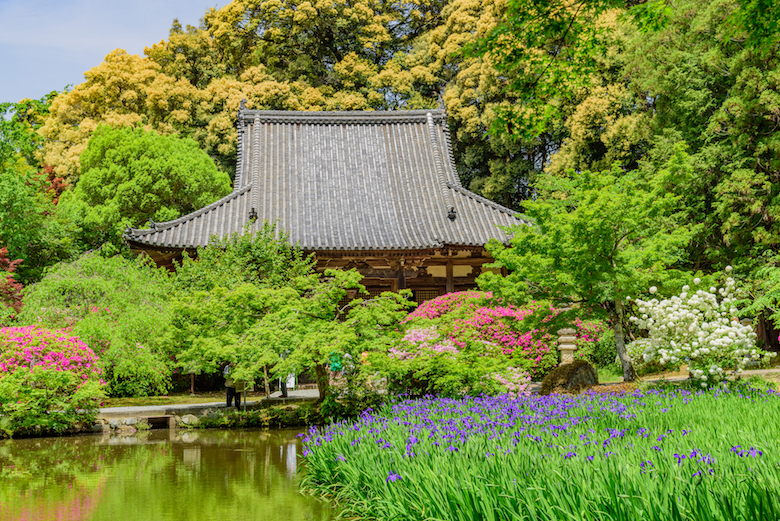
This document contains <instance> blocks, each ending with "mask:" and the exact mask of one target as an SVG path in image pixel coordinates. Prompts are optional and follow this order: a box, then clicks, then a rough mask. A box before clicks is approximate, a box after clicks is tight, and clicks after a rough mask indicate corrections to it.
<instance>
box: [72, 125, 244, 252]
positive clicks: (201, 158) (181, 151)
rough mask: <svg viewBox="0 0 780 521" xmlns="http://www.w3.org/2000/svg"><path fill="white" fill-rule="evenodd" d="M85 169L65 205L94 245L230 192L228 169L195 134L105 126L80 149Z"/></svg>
mask: <svg viewBox="0 0 780 521" xmlns="http://www.w3.org/2000/svg"><path fill="white" fill-rule="evenodd" d="M81 164H82V168H83V174H82V175H81V178H80V180H79V182H78V185H76V188H75V189H74V190H72V191H70V192H67V193H65V194H63V196H62V198H61V202H60V207H61V210H62V211H67V212H69V213H70V214H71V215H72V216H73V218H74V220H75V221H76V222H77V223H78V224H79V226H80V227H81V234H80V235H81V239H82V240H83V241H84V243H85V244H87V245H89V246H91V247H98V246H100V245H101V244H103V243H104V242H112V243H114V244H116V245H121V243H122V242H121V241H122V239H121V237H122V233H123V232H124V229H125V227H126V226H133V227H138V226H140V225H145V224H146V222H147V221H148V220H149V219H151V220H154V221H158V222H160V221H169V220H172V219H175V218H176V217H179V216H180V215H183V214H185V213H188V212H192V211H195V210H197V209H198V208H201V207H203V206H206V205H207V204H210V203H212V202H214V201H216V200H217V199H219V198H220V197H222V196H224V195H227V194H228V193H230V188H231V187H230V180H229V178H228V175H227V174H225V173H223V172H220V171H219V170H217V167H216V165H214V162H213V161H212V160H211V158H209V157H208V156H207V155H206V154H205V153H204V152H203V151H201V150H200V149H199V148H198V145H197V143H195V142H194V141H193V140H191V139H186V138H179V137H178V136H162V135H160V134H157V133H156V132H153V131H151V132H146V131H144V130H143V129H141V128H128V127H124V128H111V127H108V126H101V127H98V129H97V130H96V131H95V133H94V134H93V135H92V137H91V138H90V141H89V144H88V145H87V148H86V149H85V150H84V152H83V153H82V155H81Z"/></svg>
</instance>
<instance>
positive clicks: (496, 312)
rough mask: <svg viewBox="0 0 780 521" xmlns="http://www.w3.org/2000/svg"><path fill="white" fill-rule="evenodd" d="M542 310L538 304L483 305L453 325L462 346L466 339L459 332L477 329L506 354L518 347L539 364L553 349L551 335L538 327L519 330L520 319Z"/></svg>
mask: <svg viewBox="0 0 780 521" xmlns="http://www.w3.org/2000/svg"><path fill="white" fill-rule="evenodd" d="M536 311H538V310H537V309H536V308H534V307H530V308H517V307H515V306H496V307H490V308H489V307H482V308H479V309H477V310H475V311H474V314H473V315H471V316H470V317H468V318H466V319H460V320H457V321H456V322H455V326H454V328H453V333H454V338H453V339H452V340H453V342H455V344H456V345H459V346H460V347H461V348H463V347H465V343H463V342H462V341H460V340H458V337H460V334H459V333H462V332H465V331H466V330H473V331H474V333H475V334H476V336H477V338H479V339H480V340H484V341H486V342H491V343H493V344H496V345H498V346H499V347H501V350H502V351H503V352H504V354H506V355H511V354H512V353H514V352H515V351H516V350H521V351H522V355H523V358H525V359H527V360H530V361H532V362H533V363H534V364H538V363H539V362H540V361H541V360H542V357H543V356H544V355H545V354H546V353H549V352H550V346H549V345H548V342H549V340H551V337H550V335H549V334H547V333H546V332H544V331H540V330H538V329H532V330H526V331H522V330H518V329H519V328H518V325H517V323H518V322H520V321H522V320H523V319H524V318H525V317H527V316H529V315H531V314H532V313H534V312H536Z"/></svg>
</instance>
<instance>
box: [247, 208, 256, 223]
mask: <svg viewBox="0 0 780 521" xmlns="http://www.w3.org/2000/svg"><path fill="white" fill-rule="evenodd" d="M256 220H257V210H255V209H254V208H252V209H251V210H249V222H250V223H253V222H255V221H256Z"/></svg>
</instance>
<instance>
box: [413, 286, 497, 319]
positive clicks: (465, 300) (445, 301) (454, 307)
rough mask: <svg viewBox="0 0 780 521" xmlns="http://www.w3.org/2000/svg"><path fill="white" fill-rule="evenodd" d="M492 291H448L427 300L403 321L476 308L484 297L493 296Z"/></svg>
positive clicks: (437, 316) (431, 317) (432, 317)
mask: <svg viewBox="0 0 780 521" xmlns="http://www.w3.org/2000/svg"><path fill="white" fill-rule="evenodd" d="M492 295H493V294H492V293H490V292H487V293H486V292H483V291H456V292H455V293H447V294H446V295H442V296H440V297H436V298H435V299H431V300H426V301H425V302H423V303H422V304H420V305H419V306H417V309H415V310H414V311H412V312H411V313H409V315H408V316H407V317H406V318H405V319H404V320H403V321H402V323H403V322H409V321H410V320H414V319H416V318H427V319H434V318H439V317H441V316H442V315H446V314H448V313H452V312H453V311H459V310H460V309H461V308H464V307H465V308H466V309H474V308H476V307H478V306H479V303H480V302H481V301H482V300H483V299H487V298H490V297H492Z"/></svg>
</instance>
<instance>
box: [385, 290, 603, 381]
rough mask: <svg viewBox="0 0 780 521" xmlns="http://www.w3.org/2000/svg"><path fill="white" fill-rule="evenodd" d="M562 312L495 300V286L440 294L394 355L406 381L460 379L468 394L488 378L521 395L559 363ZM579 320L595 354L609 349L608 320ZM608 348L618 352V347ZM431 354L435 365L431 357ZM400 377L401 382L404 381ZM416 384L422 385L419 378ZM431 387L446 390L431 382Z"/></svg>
mask: <svg viewBox="0 0 780 521" xmlns="http://www.w3.org/2000/svg"><path fill="white" fill-rule="evenodd" d="M559 313H560V310H558V309H555V308H553V307H552V306H550V305H549V304H544V303H538V302H532V303H530V304H528V305H526V306H522V307H520V306H514V305H511V304H506V303H503V302H500V301H498V302H496V301H495V299H493V298H492V294H491V293H489V292H487V293H485V292H480V291H461V292H456V293H450V294H447V295H442V296H441V297H438V298H435V299H432V300H429V301H427V302H424V303H423V304H421V305H420V306H419V307H418V308H417V309H416V310H414V311H413V312H412V313H410V314H409V315H408V316H407V317H406V318H405V319H404V320H403V321H402V323H403V324H405V325H406V327H407V330H406V332H405V333H404V336H403V338H402V340H401V341H400V342H397V343H396V344H395V345H393V346H392V347H391V348H390V349H389V352H388V356H389V358H390V360H391V365H392V362H396V365H398V362H403V364H401V365H403V366H404V367H400V368H399V367H396V370H397V371H400V373H401V374H405V375H407V380H408V381H412V382H414V381H418V380H420V379H422V378H423V377H426V378H428V379H429V380H431V379H433V380H435V381H438V382H441V381H447V382H448V384H452V385H450V387H448V388H450V389H453V388H454V387H453V386H454V383H453V382H459V383H460V384H461V385H462V387H463V388H464V389H465V388H468V389H469V391H470V392H474V391H475V389H477V388H483V389H486V388H487V387H489V386H487V387H486V385H487V384H485V382H486V381H490V382H493V383H498V384H499V385H498V389H499V390H498V392H510V393H513V394H518V393H519V394H522V393H523V392H525V389H526V387H525V386H526V385H527V383H528V382H529V381H530V378H534V379H541V378H542V377H543V376H544V375H546V374H547V373H548V372H550V371H551V370H552V369H554V368H555V367H556V366H557V365H558V350H557V348H556V341H557V335H555V334H554V329H556V328H554V327H553V326H552V323H553V322H552V321H553V319H554V318H555V317H556V316H557V315H558V314H559ZM573 325H574V327H575V330H576V332H577V333H576V335H577V343H578V345H579V346H580V347H581V348H582V351H583V352H584V353H587V354H588V358H589V359H590V358H593V357H592V356H590V355H592V354H593V353H597V354H598V353H600V352H601V351H604V349H603V347H604V346H602V344H604V345H605V346H606V347H607V348H609V345H607V344H608V342H607V343H604V342H603V341H604V339H605V338H607V335H606V333H608V332H610V331H609V328H608V327H607V325H606V324H605V323H603V322H599V321H583V320H580V319H576V320H575V322H574V324H573ZM607 350H608V351H609V349H607ZM609 352H610V353H611V356H612V358H614V348H612V349H611V351H609ZM437 355H442V356H438V357H437ZM444 355H446V356H444ZM607 358H608V356H607ZM433 359H435V360H436V362H435V364H434V363H431V362H430V360H433ZM487 360H492V361H493V362H495V366H496V367H498V366H500V369H498V370H492V369H491V370H488V368H489V367H492V366H491V365H490V363H488V362H486V361H487ZM415 361H417V363H416V364H415ZM589 361H590V360H589ZM424 366H430V367H424ZM450 366H452V369H451V372H452V374H449V375H448V377H447V378H445V377H444V376H443V371H444V368H445V367H450ZM398 383H399V385H400V386H401V387H403V382H400V381H399V382H398ZM415 386H416V387H417V388H420V387H424V386H422V385H421V384H420V383H419V381H418V382H417V383H416V384H415ZM427 389H428V390H429V391H437V392H441V389H439V388H437V387H436V386H435V385H432V384H430V383H429V384H428V386H427ZM455 394H457V393H455Z"/></svg>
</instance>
